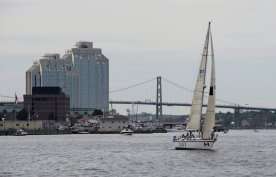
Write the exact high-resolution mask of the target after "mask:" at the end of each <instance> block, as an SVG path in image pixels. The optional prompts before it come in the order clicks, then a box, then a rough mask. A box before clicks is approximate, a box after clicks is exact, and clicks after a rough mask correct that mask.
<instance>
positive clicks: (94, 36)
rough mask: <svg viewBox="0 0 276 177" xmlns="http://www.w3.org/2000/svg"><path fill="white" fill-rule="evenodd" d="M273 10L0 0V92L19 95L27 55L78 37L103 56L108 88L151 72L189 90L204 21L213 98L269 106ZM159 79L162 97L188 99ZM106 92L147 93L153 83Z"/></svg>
mask: <svg viewBox="0 0 276 177" xmlns="http://www.w3.org/2000/svg"><path fill="white" fill-rule="evenodd" d="M275 17H276V1H275V0H262V1H261V0H231V1H229V0H208V1H207V0H116V1H113V0H78V1H69V0H44V1H42V0H0V22H1V26H0V62H1V64H0V72H1V73H0V74H1V76H0V83H1V87H0V94H1V95H14V93H15V92H16V93H18V95H22V94H24V92H25V71H26V69H28V67H29V66H31V64H32V62H33V61H34V60H36V59H38V58H39V57H40V56H42V55H43V54H44V53H51V52H58V53H60V54H63V53H64V51H65V50H66V49H70V48H71V47H73V45H74V44H75V42H76V41H79V40H88V41H93V42H94V46H95V47H98V48H102V50H103V53H104V55H106V56H107V57H108V58H109V60H110V90H114V89H119V88H122V87H126V86H129V85H132V84H135V83H137V82H142V81H145V80H148V79H151V78H154V77H156V76H157V75H162V76H163V77H165V78H167V79H169V80H172V81H174V82H176V83H178V84H181V85H183V86H185V87H187V88H191V89H193V87H194V84H195V78H196V74H197V70H198V65H199V61H200V55H201V52H202V48H203V42H204V36H205V34H206V30H207V24H208V21H209V20H211V21H212V32H213V40H214V46H215V59H216V69H217V72H216V74H217V97H219V98H221V99H224V100H228V101H231V102H235V103H240V104H249V105H252V106H264V107H276V104H275V103H276V94H275V91H276V83H275V82H274V81H275V79H274V78H275V76H276V69H275V67H276V52H275V49H276V37H275V36H276V35H275V33H276V20H275ZM163 85H164V89H163V94H164V96H163V100H164V101H175V102H191V94H190V93H188V92H185V91H183V90H180V89H178V88H175V87H173V86H169V85H168V84H167V83H165V82H163ZM110 97H111V99H113V100H145V99H152V100H153V99H155V98H154V97H155V83H154V82H152V83H148V84H145V86H141V87H139V88H137V89H134V90H132V91H131V90H129V91H126V92H122V93H119V92H118V93H113V94H111V95H110ZM123 109H125V108H122V107H121V108H120V110H123ZM151 109H152V108H151ZM181 110H182V109H180V108H177V111H180V112H181ZM165 111H167V112H172V109H171V108H170V110H168V109H166V110H165Z"/></svg>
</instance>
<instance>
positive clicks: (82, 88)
mask: <svg viewBox="0 0 276 177" xmlns="http://www.w3.org/2000/svg"><path fill="white" fill-rule="evenodd" d="M47 86H48V87H50V86H51V87H53V86H56V87H60V88H61V89H62V91H63V92H64V93H65V94H66V95H68V96H69V97H70V108H89V109H100V110H104V111H107V110H108V102H109V60H108V59H107V58H106V57H105V56H104V55H103V54H102V51H101V49H99V48H93V43H92V42H85V41H81V42H77V43H76V47H74V48H71V49H69V50H67V51H66V53H65V54H64V55H63V56H62V57H60V55H59V54H55V53H54V54H45V55H44V56H42V57H41V58H40V59H39V61H38V62H34V64H33V65H32V66H31V67H30V69H28V70H27V71H26V94H27V95H31V94H32V87H47Z"/></svg>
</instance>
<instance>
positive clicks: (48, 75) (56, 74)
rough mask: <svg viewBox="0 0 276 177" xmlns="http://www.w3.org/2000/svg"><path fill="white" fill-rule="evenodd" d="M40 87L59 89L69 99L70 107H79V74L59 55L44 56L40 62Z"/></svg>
mask: <svg viewBox="0 0 276 177" xmlns="http://www.w3.org/2000/svg"><path fill="white" fill-rule="evenodd" d="M39 63H40V67H41V85H42V86H44V87H60V88H61V89H62V91H63V92H64V93H65V94H66V95H68V96H69V97H70V107H79V72H78V71H77V70H75V69H74V67H73V65H72V63H71V62H70V61H68V60H66V59H64V58H60V56H59V54H45V55H44V56H43V57H42V58H41V59H40V60H39Z"/></svg>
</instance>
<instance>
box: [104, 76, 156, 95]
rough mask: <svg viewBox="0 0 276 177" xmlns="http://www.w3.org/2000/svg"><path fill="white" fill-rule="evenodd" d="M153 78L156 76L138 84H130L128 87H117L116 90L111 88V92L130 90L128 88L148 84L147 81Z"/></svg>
mask: <svg viewBox="0 0 276 177" xmlns="http://www.w3.org/2000/svg"><path fill="white" fill-rule="evenodd" d="M153 80H156V78H152V79H150V80H146V81H143V82H139V83H137V84H133V85H130V86H128V87H124V88H120V89H116V90H111V91H109V93H115V92H121V91H124V90H128V89H131V88H134V87H137V86H140V85H143V84H146V83H149V82H151V81H153Z"/></svg>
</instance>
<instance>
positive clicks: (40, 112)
mask: <svg viewBox="0 0 276 177" xmlns="http://www.w3.org/2000/svg"><path fill="white" fill-rule="evenodd" d="M24 109H25V110H26V111H27V112H28V114H29V118H30V117H32V120H53V121H58V122H65V121H66V116H67V115H68V113H69V110H70V109H69V97H68V96H66V95H65V94H64V93H63V92H62V90H61V88H60V87H33V89H32V95H24Z"/></svg>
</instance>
